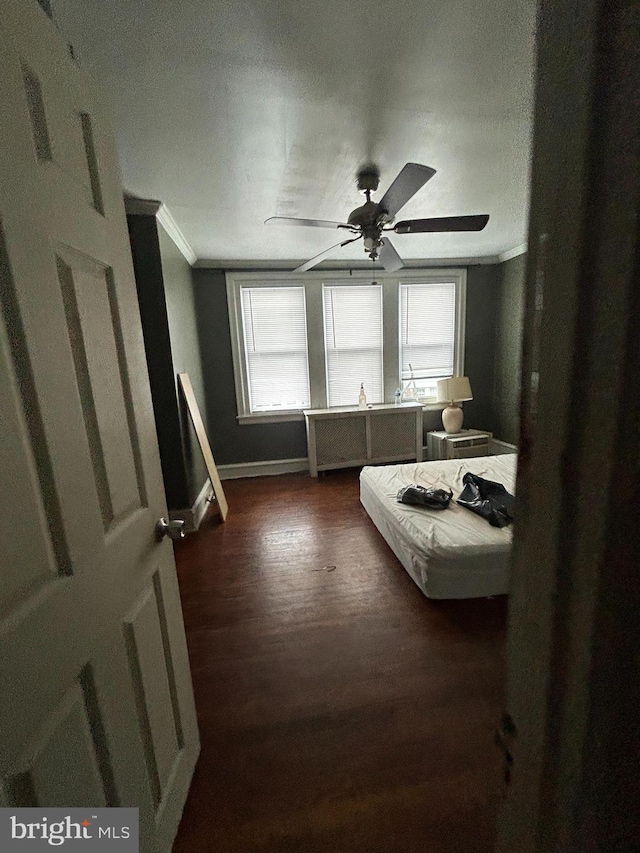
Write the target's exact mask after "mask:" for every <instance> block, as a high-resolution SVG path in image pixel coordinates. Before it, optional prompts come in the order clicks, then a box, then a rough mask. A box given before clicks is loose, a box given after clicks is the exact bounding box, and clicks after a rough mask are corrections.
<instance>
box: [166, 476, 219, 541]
mask: <svg viewBox="0 0 640 853" xmlns="http://www.w3.org/2000/svg"><path fill="white" fill-rule="evenodd" d="M213 500H214V497H213V486H212V485H211V481H210V480H207V481H206V482H205V484H204V486H203V487H202V488H201V489H200V494H199V495H198V497H197V498H196V499H195V501H194V503H193V506H190V507H188V508H187V509H172V510H169V518H170V519H171V520H172V521H184V532H185V533H195V532H196V530H198V528H199V527H200V525H201V524H202V519H203V518H204V514H205V513H206V511H207V509H208V508H209V504H210V503H211V502H212V501H213Z"/></svg>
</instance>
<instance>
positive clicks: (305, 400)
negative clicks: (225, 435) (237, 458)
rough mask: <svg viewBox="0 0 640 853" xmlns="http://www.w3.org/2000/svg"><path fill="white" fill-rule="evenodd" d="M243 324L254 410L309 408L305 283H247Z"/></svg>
mask: <svg viewBox="0 0 640 853" xmlns="http://www.w3.org/2000/svg"><path fill="white" fill-rule="evenodd" d="M242 324H243V329H244V342H245V351H246V370H247V385H248V389H249V400H250V405H251V411H252V412H268V411H277V410H282V411H285V410H288V409H303V408H308V407H309V403H310V395H309V364H308V358H307V321H306V311H305V300H304V288H303V287H243V288H242Z"/></svg>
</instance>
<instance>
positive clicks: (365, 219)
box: [347, 201, 385, 228]
mask: <svg viewBox="0 0 640 853" xmlns="http://www.w3.org/2000/svg"><path fill="white" fill-rule="evenodd" d="M384 213H385V211H383V209H382V208H381V207H380V205H379V204H376V202H375V201H367V202H365V203H364V204H363V205H362V207H356V209H355V210H352V211H351V213H350V214H349V219H348V220H347V222H348V223H349V225H355V226H357V227H358V228H367V227H370V226H378V225H379V224H381V218H382V216H383V214H384Z"/></svg>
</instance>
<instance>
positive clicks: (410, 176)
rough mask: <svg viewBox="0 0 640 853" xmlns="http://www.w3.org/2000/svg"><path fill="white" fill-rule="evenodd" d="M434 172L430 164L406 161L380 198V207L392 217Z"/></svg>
mask: <svg viewBox="0 0 640 853" xmlns="http://www.w3.org/2000/svg"><path fill="white" fill-rule="evenodd" d="M435 173H436V170H435V169H432V168H431V166H421V165H420V163H407V164H406V165H405V166H403V167H402V169H401V170H400V173H399V174H398V176H397V178H396V179H395V181H394V182H393V183H392V184H391V186H390V187H389V189H388V190H387V191H386V193H385V194H384V195H383V196H382V198H381V199H380V207H382V208H383V210H386V211H387V213H388V214H389V219H393V217H394V216H395V215H396V213H397V212H398V211H399V210H400V208H401V207H404V206H405V204H406V203H407V202H408V201H409V199H410V198H412V197H413V196H414V195H415V194H416V193H417V192H418V190H419V189H421V187H423V186H424V185H425V184H426V183H427V181H428V180H429V179H430V178H432V177H433V176H434V175H435Z"/></svg>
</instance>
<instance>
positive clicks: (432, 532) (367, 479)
mask: <svg viewBox="0 0 640 853" xmlns="http://www.w3.org/2000/svg"><path fill="white" fill-rule="evenodd" d="M467 471H471V472H472V473H474V474H479V475H480V476H481V477H485V478H486V479H488V480H495V481H497V482H499V483H502V484H503V485H504V486H505V487H506V489H507V490H508V491H509V492H511V494H515V481H516V454H514V453H509V454H503V455H500V456H480V457H475V458H471V459H450V460H446V461H436V462H412V463H409V464H406V465H384V466H376V467H372V466H367V467H365V468H363V469H362V472H361V474H360V501H361V503H362V505H363V506H364V508H365V509H366V511H367V512H368V514H369V516H370V517H371V519H372V521H373V523H374V524H375V525H376V527H377V528H378V530H379V531H380V533H381V534H382V535H383V537H384V538H385V539H386V541H387V544H388V545H389V547H390V548H391V550H392V551H393V552H394V554H395V555H396V557H397V558H398V559H399V560H400V562H401V563H402V565H403V566H404V568H405V569H406V570H407V572H408V573H409V575H410V576H411V577H412V578H413V580H414V581H415V582H416V584H417V585H418V586H419V587H420V589H421V590H422V591H423V592H424V594H425V595H426V596H428V597H429V598H479V597H481V596H487V595H500V594H502V593H506V592H508V591H509V555H510V551H511V536H512V527H511V526H509V527H503V528H498V527H492V526H491V525H490V524H489V522H488V521H486V520H485V519H484V518H481V517H480V516H478V515H475V514H474V513H472V512H471V511H470V510H468V509H464V508H463V507H461V506H458V504H456V503H455V500H456V498H458V497H459V496H460V492H461V491H462V489H463V488H464V484H463V482H462V478H463V476H464V475H465V473H466V472H467ZM409 483H417V484H418V485H421V486H431V487H434V488H443V489H451V490H452V491H453V499H452V501H451V504H450V506H449V508H448V509H445V510H427V509H424V508H421V507H414V506H409V505H407V504H401V503H398V501H397V500H396V495H397V494H398V491H399V490H400V489H401V488H402V487H403V486H406V485H408V484H409Z"/></svg>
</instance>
